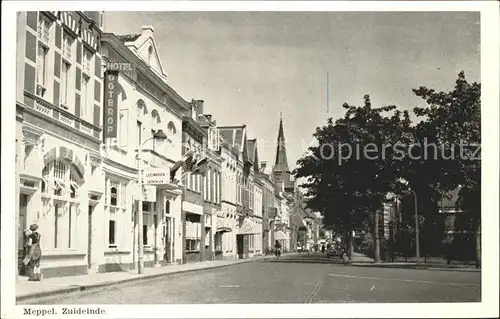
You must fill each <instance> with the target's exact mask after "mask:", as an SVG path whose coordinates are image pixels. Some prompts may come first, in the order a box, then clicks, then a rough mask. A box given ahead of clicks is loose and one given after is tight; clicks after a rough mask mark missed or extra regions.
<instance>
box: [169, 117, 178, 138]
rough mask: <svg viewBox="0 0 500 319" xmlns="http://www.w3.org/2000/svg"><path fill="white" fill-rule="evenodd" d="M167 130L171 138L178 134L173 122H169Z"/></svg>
mask: <svg viewBox="0 0 500 319" xmlns="http://www.w3.org/2000/svg"><path fill="white" fill-rule="evenodd" d="M167 130H168V135H169V136H174V135H175V133H177V130H176V129H175V125H174V123H173V122H172V121H170V122H168V125H167Z"/></svg>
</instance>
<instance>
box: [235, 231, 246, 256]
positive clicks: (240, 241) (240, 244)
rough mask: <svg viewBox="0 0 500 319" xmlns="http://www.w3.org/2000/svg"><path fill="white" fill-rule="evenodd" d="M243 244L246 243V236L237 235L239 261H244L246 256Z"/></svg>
mask: <svg viewBox="0 0 500 319" xmlns="http://www.w3.org/2000/svg"><path fill="white" fill-rule="evenodd" d="M243 242H244V236H243V235H236V251H237V254H238V258H239V259H243V257H244V255H245V254H244V251H243Z"/></svg>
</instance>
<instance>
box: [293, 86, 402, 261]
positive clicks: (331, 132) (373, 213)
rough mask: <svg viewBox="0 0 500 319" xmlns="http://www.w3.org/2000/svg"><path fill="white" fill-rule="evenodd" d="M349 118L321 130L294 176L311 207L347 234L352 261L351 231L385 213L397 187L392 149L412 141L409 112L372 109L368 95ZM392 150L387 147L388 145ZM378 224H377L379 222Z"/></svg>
mask: <svg viewBox="0 0 500 319" xmlns="http://www.w3.org/2000/svg"><path fill="white" fill-rule="evenodd" d="M343 107H344V109H345V110H346V113H345V115H344V117H343V118H340V119H338V120H336V121H335V123H334V122H333V120H332V119H331V118H330V119H328V121H327V124H326V125H325V126H323V127H318V128H317V129H316V132H315V133H314V137H315V138H316V139H317V141H318V142H319V143H318V144H319V145H318V146H312V147H310V148H309V153H308V154H306V155H305V156H304V157H302V158H301V159H299V160H298V161H297V168H296V169H295V171H294V174H295V176H296V177H297V178H300V177H306V178H307V182H306V183H304V184H302V185H300V186H301V187H303V188H305V189H306V190H307V195H308V196H312V197H313V198H312V199H311V200H310V201H309V202H308V205H309V207H310V208H312V209H315V210H318V211H320V212H322V213H323V214H324V216H325V217H324V223H325V224H335V225H336V226H337V227H340V228H342V229H344V230H345V232H346V238H347V241H348V245H349V256H352V230H353V229H354V228H355V227H360V226H362V225H363V223H364V222H365V221H366V220H367V219H369V218H371V219H372V220H374V221H375V220H378V218H377V214H378V212H379V211H381V210H382V209H383V203H384V201H385V200H386V195H387V193H388V192H390V191H391V190H393V189H394V188H395V187H396V186H397V182H396V181H397V180H398V177H399V175H400V173H401V172H400V170H401V168H400V167H401V163H400V162H401V160H402V159H401V158H398V157H397V156H396V155H397V154H395V153H396V152H397V149H396V148H394V147H393V146H394V145H395V144H400V146H401V147H402V148H404V147H405V143H404V141H407V140H409V139H410V138H411V127H410V124H411V122H410V119H409V113H408V112H407V111H405V112H401V111H399V110H396V107H395V106H385V107H380V108H373V107H372V105H371V101H370V97H369V96H368V95H365V97H364V105H363V106H361V107H356V106H351V105H348V104H347V103H345V104H344V105H343ZM388 145H389V146H391V147H387V146H388ZM375 224H376V223H375ZM373 236H374V250H375V261H379V260H380V256H379V254H378V251H379V247H378V245H379V238H378V237H379V236H378V231H377V230H374V231H373Z"/></svg>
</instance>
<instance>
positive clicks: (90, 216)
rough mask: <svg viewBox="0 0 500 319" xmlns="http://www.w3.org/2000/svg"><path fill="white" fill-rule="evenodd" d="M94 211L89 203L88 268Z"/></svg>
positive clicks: (89, 264) (90, 256)
mask: <svg viewBox="0 0 500 319" xmlns="http://www.w3.org/2000/svg"><path fill="white" fill-rule="evenodd" d="M93 211H94V206H91V205H89V219H88V225H89V228H88V241H87V267H88V269H90V268H91V267H92V230H93V229H92V213H93Z"/></svg>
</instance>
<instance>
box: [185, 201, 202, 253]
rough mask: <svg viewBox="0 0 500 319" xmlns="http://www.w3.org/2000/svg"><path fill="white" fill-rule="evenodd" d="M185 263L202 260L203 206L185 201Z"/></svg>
mask: <svg viewBox="0 0 500 319" xmlns="http://www.w3.org/2000/svg"><path fill="white" fill-rule="evenodd" d="M182 213H183V215H184V238H185V241H184V256H185V258H184V261H183V262H184V263H190V262H197V261H200V260H201V249H202V248H203V247H202V245H204V243H202V238H203V237H204V236H202V235H204V234H202V218H203V206H201V205H196V204H193V203H190V202H186V201H184V202H183V204H182Z"/></svg>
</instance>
